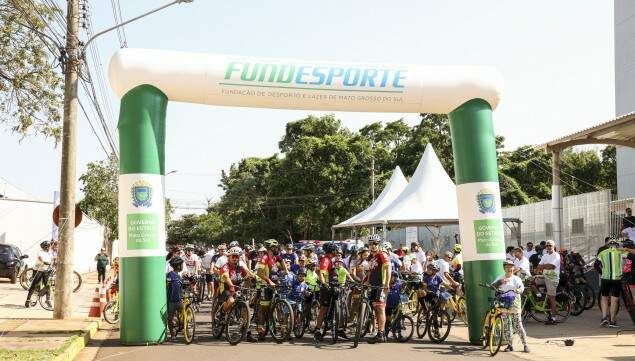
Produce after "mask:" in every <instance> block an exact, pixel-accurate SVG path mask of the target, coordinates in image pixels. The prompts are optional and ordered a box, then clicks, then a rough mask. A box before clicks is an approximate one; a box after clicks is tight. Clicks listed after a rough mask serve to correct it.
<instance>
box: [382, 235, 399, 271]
mask: <svg viewBox="0 0 635 361" xmlns="http://www.w3.org/2000/svg"><path fill="white" fill-rule="evenodd" d="M381 249H382V250H383V251H384V252H385V253H386V254H387V255H388V258H389V259H390V264H391V265H392V270H393V271H395V272H399V270H400V269H401V266H402V265H403V263H402V262H401V260H400V259H399V256H397V255H396V254H395V253H393V251H392V244H391V243H390V242H389V241H385V242H384V243H382V244H381Z"/></svg>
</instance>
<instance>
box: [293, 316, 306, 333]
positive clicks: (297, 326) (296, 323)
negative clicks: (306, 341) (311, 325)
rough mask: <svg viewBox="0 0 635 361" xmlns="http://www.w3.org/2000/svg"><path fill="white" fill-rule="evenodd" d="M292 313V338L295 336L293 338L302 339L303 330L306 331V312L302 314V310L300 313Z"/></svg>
mask: <svg viewBox="0 0 635 361" xmlns="http://www.w3.org/2000/svg"><path fill="white" fill-rule="evenodd" d="M293 312H294V316H293V336H295V338H302V336H304V330H306V327H307V324H306V322H305V321H304V316H305V315H306V312H304V310H302V312H298V311H297V310H294V311H293Z"/></svg>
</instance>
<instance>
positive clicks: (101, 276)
mask: <svg viewBox="0 0 635 361" xmlns="http://www.w3.org/2000/svg"><path fill="white" fill-rule="evenodd" d="M95 261H96V262H97V282H100V283H101V286H102V287H104V286H105V285H106V266H108V264H109V263H110V262H109V259H108V255H107V254H106V249H105V248H102V249H100V250H99V253H97V255H96V256H95Z"/></svg>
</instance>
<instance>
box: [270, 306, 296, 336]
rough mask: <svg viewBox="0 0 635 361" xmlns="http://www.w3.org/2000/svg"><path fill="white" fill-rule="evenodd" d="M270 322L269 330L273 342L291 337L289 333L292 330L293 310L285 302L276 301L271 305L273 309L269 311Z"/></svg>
mask: <svg viewBox="0 0 635 361" xmlns="http://www.w3.org/2000/svg"><path fill="white" fill-rule="evenodd" d="M269 320H270V322H271V326H270V330H271V336H272V337H273V340H274V341H276V342H277V343H282V342H283V341H285V340H287V339H289V337H291V331H292V330H293V309H292V308H291V305H290V304H289V302H287V301H286V300H282V299H278V300H276V301H275V303H274V304H273V309H271V310H270V318H269Z"/></svg>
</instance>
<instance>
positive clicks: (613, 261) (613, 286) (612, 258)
mask: <svg viewBox="0 0 635 361" xmlns="http://www.w3.org/2000/svg"><path fill="white" fill-rule="evenodd" d="M619 245H620V244H619V242H618V241H616V240H614V239H611V240H610V241H609V242H608V248H607V249H605V250H603V251H602V252H600V253H599V254H598V256H597V257H598V260H600V262H601V263H602V274H601V280H600V282H601V283H600V294H601V295H602V299H601V300H600V306H601V307H602V322H601V325H602V326H608V327H618V326H617V323H616V321H615V320H616V317H617V306H618V304H619V302H620V299H619V297H620V290H621V288H622V285H621V281H620V279H621V278H622V260H623V259H624V258H626V255H627V252H625V249H622V248H618V247H619ZM609 295H610V297H611V312H610V316H611V318H610V320H609V318H608V316H607V314H608V311H609V310H608V308H609Z"/></svg>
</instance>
